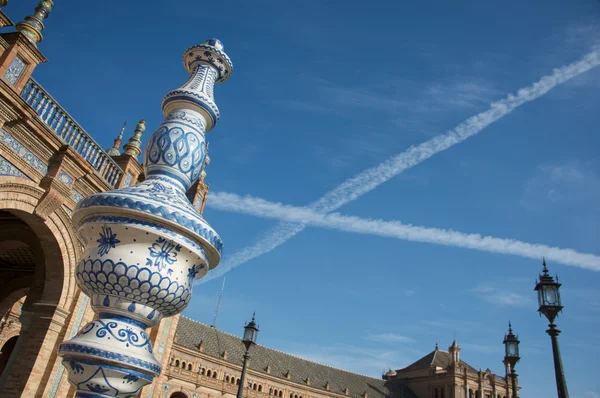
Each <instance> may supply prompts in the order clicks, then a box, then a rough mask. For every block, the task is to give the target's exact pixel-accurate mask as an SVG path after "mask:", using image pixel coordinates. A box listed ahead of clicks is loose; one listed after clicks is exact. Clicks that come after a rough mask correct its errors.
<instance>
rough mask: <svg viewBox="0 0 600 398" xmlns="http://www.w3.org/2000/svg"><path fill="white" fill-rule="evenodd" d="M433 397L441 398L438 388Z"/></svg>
mask: <svg viewBox="0 0 600 398" xmlns="http://www.w3.org/2000/svg"><path fill="white" fill-rule="evenodd" d="M433 395H434V396H435V398H440V394H439V391H438V389H437V388H436V389H435V393H434V394H433Z"/></svg>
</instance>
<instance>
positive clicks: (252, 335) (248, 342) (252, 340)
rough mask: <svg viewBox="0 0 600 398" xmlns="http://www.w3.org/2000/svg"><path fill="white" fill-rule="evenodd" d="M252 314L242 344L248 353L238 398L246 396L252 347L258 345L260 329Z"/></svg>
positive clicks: (245, 327)
mask: <svg viewBox="0 0 600 398" xmlns="http://www.w3.org/2000/svg"><path fill="white" fill-rule="evenodd" d="M255 315H256V313H254V314H252V320H251V321H250V322H249V323H247V324H246V326H244V338H243V339H242V343H244V345H245V346H246V352H245V353H244V364H243V365H242V375H241V376H240V385H239V386H238V391H237V398H243V396H244V383H245V379H246V366H248V360H249V359H250V347H252V346H253V345H254V344H256V335H258V327H257V326H256V322H254V316H255Z"/></svg>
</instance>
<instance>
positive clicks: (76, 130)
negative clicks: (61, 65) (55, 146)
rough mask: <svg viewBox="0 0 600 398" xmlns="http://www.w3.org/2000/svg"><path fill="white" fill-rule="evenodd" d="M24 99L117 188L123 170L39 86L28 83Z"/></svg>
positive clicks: (30, 81)
mask: <svg viewBox="0 0 600 398" xmlns="http://www.w3.org/2000/svg"><path fill="white" fill-rule="evenodd" d="M21 97H22V98H23V99H24V100H25V102H27V103H28V104H29V105H30V106H31V107H32V108H33V109H34V110H35V111H36V112H37V114H38V115H39V116H40V119H42V120H43V121H44V122H45V123H46V124H47V125H48V126H49V127H50V128H51V129H52V130H53V131H54V132H55V133H56V135H57V136H58V137H60V139H61V140H62V141H63V142H64V143H65V144H68V145H70V146H71V147H73V149H75V151H77V153H79V154H80V155H81V156H82V157H83V158H84V159H85V160H86V161H87V162H88V163H89V164H91V165H92V166H93V167H94V168H95V169H96V173H97V174H98V175H99V176H100V177H102V178H103V179H104V181H106V182H107V183H108V184H109V185H110V186H111V187H115V185H116V184H117V182H118V181H119V177H121V175H122V174H123V170H121V168H120V167H119V165H118V164H117V163H116V162H115V161H114V160H113V159H112V158H111V157H110V156H109V155H108V154H107V153H106V152H104V150H103V149H102V148H101V147H100V146H99V145H98V144H96V141H94V140H93V139H92V137H90V135H89V134H88V133H87V132H86V131H85V130H84V129H83V127H81V126H80V125H79V123H77V122H76V121H75V119H73V118H72V117H71V115H69V113H68V112H67V111H66V110H64V108H63V107H61V106H60V105H59V104H58V102H57V101H56V100H55V99H54V98H52V96H51V95H50V94H49V93H48V92H47V91H46V90H44V88H43V87H42V86H40V85H39V83H38V82H36V81H35V80H34V79H29V81H28V82H27V85H26V86H25V89H24V90H23V91H22V92H21Z"/></svg>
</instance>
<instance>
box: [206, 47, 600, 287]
mask: <svg viewBox="0 0 600 398" xmlns="http://www.w3.org/2000/svg"><path fill="white" fill-rule="evenodd" d="M599 64H600V51H592V52H590V53H588V54H586V55H585V56H583V57H582V58H581V59H580V60H578V61H576V62H574V63H572V64H569V65H566V66H563V67H561V68H557V69H554V71H553V72H552V74H550V75H547V76H544V77H542V78H541V79H540V80H539V81H537V82H535V83H534V84H532V85H530V86H528V87H525V88H522V89H520V90H518V91H517V94H516V95H514V94H509V95H508V96H507V97H506V98H504V99H502V100H500V101H496V102H493V103H492V104H490V109H488V110H487V111H484V112H481V113H479V114H477V115H475V116H472V117H470V118H468V119H467V120H465V121H464V122H462V123H460V124H459V125H458V126H456V127H455V128H453V129H452V130H449V131H447V132H446V133H444V134H441V135H439V136H437V137H434V138H432V139H431V140H429V141H425V142H424V143H422V144H420V145H418V146H413V147H410V148H409V149H408V150H406V151H404V152H402V153H400V154H398V155H395V156H392V157H391V158H389V159H388V160H386V161H385V162H383V163H382V164H380V165H379V166H376V167H373V168H370V169H367V170H365V171H363V172H361V173H359V174H357V175H356V176H354V177H352V178H350V179H349V180H346V181H345V182H343V183H342V184H341V185H339V186H338V187H337V188H335V189H333V190H331V191H329V192H328V193H326V194H325V195H324V196H323V197H322V198H321V199H319V200H317V201H316V202H314V203H312V204H311V205H310V208H312V209H314V210H316V211H319V212H325V213H326V212H330V211H333V210H335V209H337V208H339V207H341V206H343V205H344V204H346V203H348V202H350V201H352V200H354V199H356V198H358V197H359V196H361V195H364V194H365V193H367V192H369V191H371V190H372V189H375V188H376V187H377V186H379V185H380V184H382V183H384V182H386V181H387V180H389V179H390V178H392V177H394V176H396V175H398V174H400V173H402V172H403V171H405V170H407V169H409V168H411V167H414V166H416V165H418V164H419V163H421V162H422V161H424V160H426V159H428V158H430V157H431V156H433V155H435V154H436V153H439V152H441V151H444V150H446V149H448V148H450V147H452V146H453V145H456V144H458V143H460V142H462V141H464V140H466V139H467V138H469V137H472V136H473V135H475V134H477V133H479V132H480V131H481V130H483V129H484V128H485V127H487V126H489V125H490V124H492V123H494V122H496V121H498V120H499V119H501V118H502V117H504V116H506V115H508V114H509V113H511V112H512V111H513V110H515V109H516V108H517V107H519V106H521V105H523V104H525V103H527V102H529V101H533V100H535V99H536V98H539V97H541V96H542V95H544V94H546V93H547V92H548V91H550V90H551V89H553V88H554V87H556V86H558V85H560V84H562V83H564V82H566V81H568V80H570V79H572V78H574V77H576V76H578V75H580V74H582V73H585V72H587V71H589V70H590V69H592V68H594V67H596V66H598V65H599ZM209 197H210V195H209ZM303 229H304V225H302V224H290V223H281V224H279V225H277V226H276V227H275V228H273V229H271V230H270V231H269V232H267V233H266V234H264V235H263V236H262V237H261V238H260V239H259V240H258V242H257V243H255V244H254V245H251V246H248V247H245V248H243V249H242V250H239V251H237V252H236V253H234V254H232V255H231V256H229V257H226V258H225V259H224V261H223V262H222V264H221V265H220V266H219V267H218V268H216V269H215V270H213V271H211V272H210V273H209V274H208V275H207V276H206V277H204V278H203V279H201V281H208V280H211V279H214V278H217V277H219V276H221V275H223V274H225V273H226V272H228V271H230V270H231V269H233V268H235V267H237V266H239V265H241V264H243V263H245V262H247V261H249V260H251V259H253V258H256V257H258V256H260V255H262V254H265V253H268V252H270V251H271V250H273V249H275V248H276V247H277V246H279V245H281V244H283V243H285V242H286V241H287V240H289V239H291V238H292V237H293V236H294V235H296V234H297V233H299V232H300V231H302V230H303Z"/></svg>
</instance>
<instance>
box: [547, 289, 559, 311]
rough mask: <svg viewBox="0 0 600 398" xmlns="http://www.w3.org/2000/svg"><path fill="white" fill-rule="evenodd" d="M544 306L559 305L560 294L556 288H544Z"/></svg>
mask: <svg viewBox="0 0 600 398" xmlns="http://www.w3.org/2000/svg"><path fill="white" fill-rule="evenodd" d="M543 290H544V305H547V306H549V307H554V306H557V305H559V303H558V294H557V293H558V292H557V291H556V287H555V286H544V287H543Z"/></svg>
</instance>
